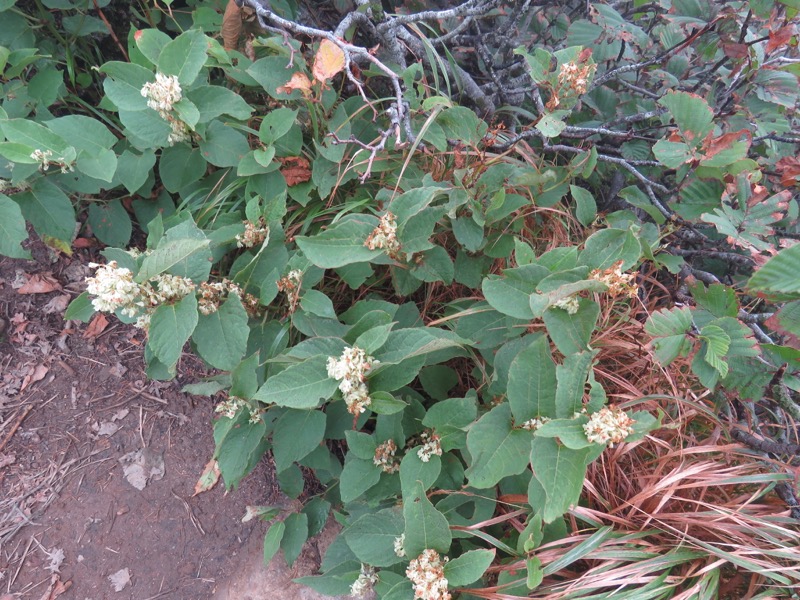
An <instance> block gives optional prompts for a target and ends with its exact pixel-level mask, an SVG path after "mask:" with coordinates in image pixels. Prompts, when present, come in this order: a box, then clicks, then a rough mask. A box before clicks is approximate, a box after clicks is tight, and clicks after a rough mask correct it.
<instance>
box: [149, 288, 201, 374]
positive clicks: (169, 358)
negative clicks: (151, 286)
mask: <svg viewBox="0 0 800 600" xmlns="http://www.w3.org/2000/svg"><path fill="white" fill-rule="evenodd" d="M196 325H197V299H196V298H195V297H194V294H190V295H188V296H186V297H185V298H184V299H183V300H181V301H180V302H177V303H175V304H162V305H161V306H159V307H158V308H157V309H156V310H155V312H154V313H153V316H152V317H151V318H150V332H149V335H148V340H147V345H148V347H149V348H150V349H151V350H152V351H153V354H154V355H155V356H156V358H158V360H160V361H161V362H162V363H164V364H165V365H167V366H171V365H174V364H175V363H176V362H178V359H179V358H180V356H181V351H182V350H183V345H184V344H185V343H186V342H187V341H188V339H189V336H191V335H192V332H193V331H194V328H195V326H196Z"/></svg>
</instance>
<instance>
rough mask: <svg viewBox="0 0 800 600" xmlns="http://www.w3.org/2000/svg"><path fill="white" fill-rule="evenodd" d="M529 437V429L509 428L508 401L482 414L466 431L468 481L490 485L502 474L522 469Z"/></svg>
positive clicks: (513, 472)
mask: <svg viewBox="0 0 800 600" xmlns="http://www.w3.org/2000/svg"><path fill="white" fill-rule="evenodd" d="M521 424H522V423H520V425H521ZM530 437H531V435H530V432H528V431H525V430H524V429H513V428H512V424H511V407H510V405H509V404H508V403H505V402H504V403H503V404H501V405H499V406H496V407H495V408H493V409H492V410H491V411H489V412H488V413H486V414H485V415H483V416H482V417H481V418H480V419H479V420H478V422H477V423H475V424H474V425H473V426H472V427H471V428H470V430H469V433H467V449H468V450H469V452H470V454H471V455H472V464H471V465H470V466H469V468H468V469H467V470H466V475H467V478H468V479H469V484H470V485H471V486H473V487H476V488H478V489H485V488H490V487H494V486H495V485H497V483H498V482H499V481H500V480H501V479H503V478H504V477H508V476H510V475H519V474H520V473H522V472H523V471H524V470H525V468H526V467H527V461H526V460H525V458H524V457H525V455H526V454H527V449H528V444H530Z"/></svg>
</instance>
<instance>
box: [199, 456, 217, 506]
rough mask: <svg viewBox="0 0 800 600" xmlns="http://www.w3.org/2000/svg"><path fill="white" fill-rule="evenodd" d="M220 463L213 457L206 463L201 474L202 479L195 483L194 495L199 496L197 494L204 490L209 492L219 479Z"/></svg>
mask: <svg viewBox="0 0 800 600" xmlns="http://www.w3.org/2000/svg"><path fill="white" fill-rule="evenodd" d="M219 475H220V472H219V464H217V461H216V460H214V459H213V458H212V459H211V460H210V461H208V462H207V463H206V466H205V467H204V468H203V472H202V473H201V474H200V479H198V480H197V483H195V484H194V494H192V497H195V496H197V494H202V493H203V492H207V491H208V490H210V489H211V488H213V487H214V486H215V485H217V482H218V481H219Z"/></svg>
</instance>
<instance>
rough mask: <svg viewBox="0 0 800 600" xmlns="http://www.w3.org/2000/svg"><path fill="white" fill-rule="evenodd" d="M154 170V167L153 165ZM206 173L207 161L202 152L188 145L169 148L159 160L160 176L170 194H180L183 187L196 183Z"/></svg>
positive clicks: (162, 153) (162, 152) (163, 151)
mask: <svg viewBox="0 0 800 600" xmlns="http://www.w3.org/2000/svg"><path fill="white" fill-rule="evenodd" d="M151 168H152V165H151ZM205 171H206V161H205V159H204V158H203V156H202V154H201V153H200V150H199V149H197V148H190V147H189V146H187V145H186V144H176V145H174V146H168V147H166V148H164V149H163V150H162V151H161V157H160V158H159V159H158V174H159V175H160V176H161V182H162V183H163V184H164V187H165V188H167V191H168V192H171V193H173V194H176V193H178V192H179V191H180V190H181V189H182V188H183V187H185V186H187V185H189V184H190V183H194V182H195V181H197V180H198V179H200V178H201V177H203V175H205Z"/></svg>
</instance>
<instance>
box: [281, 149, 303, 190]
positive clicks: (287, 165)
mask: <svg viewBox="0 0 800 600" xmlns="http://www.w3.org/2000/svg"><path fill="white" fill-rule="evenodd" d="M279 160H280V161H281V163H282V166H281V175H283V176H284V178H285V179H286V185H288V186H289V187H291V186H293V185H297V184H298V183H305V182H306V181H309V180H310V179H311V163H309V162H308V159H306V158H303V157H302V156H287V157H286V158H282V159H279Z"/></svg>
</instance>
